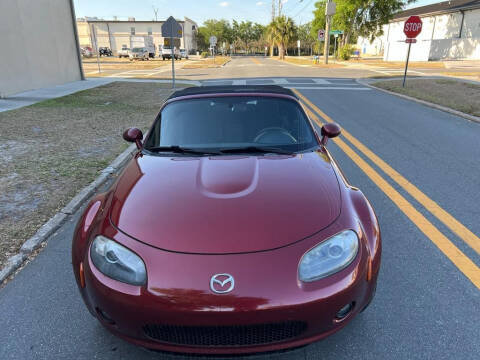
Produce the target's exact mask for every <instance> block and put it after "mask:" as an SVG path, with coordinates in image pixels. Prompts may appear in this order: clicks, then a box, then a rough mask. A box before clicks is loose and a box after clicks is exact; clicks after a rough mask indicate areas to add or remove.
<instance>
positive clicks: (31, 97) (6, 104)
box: [0, 78, 118, 112]
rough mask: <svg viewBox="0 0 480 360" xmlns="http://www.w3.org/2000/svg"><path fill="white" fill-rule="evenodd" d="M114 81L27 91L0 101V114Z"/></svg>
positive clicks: (96, 79)
mask: <svg viewBox="0 0 480 360" xmlns="http://www.w3.org/2000/svg"><path fill="white" fill-rule="evenodd" d="M113 81H118V79H108V78H95V79H87V80H79V81H74V82H70V83H66V84H63V85H57V86H52V87H47V88H42V89H38V90H29V91H25V92H22V93H18V94H15V95H12V96H8V97H6V98H2V99H0V112H2V111H8V110H13V109H18V108H21V107H24V106H28V105H32V104H35V103H37V102H39V101H43V100H47V99H54V98H57V97H60V96H65V95H69V94H73V93H75V92H77V91H82V90H86V89H91V88H94V87H97V86H100V85H105V84H108V83H111V82H113Z"/></svg>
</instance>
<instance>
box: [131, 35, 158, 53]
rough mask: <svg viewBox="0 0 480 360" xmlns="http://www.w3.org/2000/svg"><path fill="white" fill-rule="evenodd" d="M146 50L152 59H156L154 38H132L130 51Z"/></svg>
mask: <svg viewBox="0 0 480 360" xmlns="http://www.w3.org/2000/svg"><path fill="white" fill-rule="evenodd" d="M133 48H145V49H147V51H148V56H149V57H150V58H154V57H155V44H154V43H153V37H152V36H130V49H133Z"/></svg>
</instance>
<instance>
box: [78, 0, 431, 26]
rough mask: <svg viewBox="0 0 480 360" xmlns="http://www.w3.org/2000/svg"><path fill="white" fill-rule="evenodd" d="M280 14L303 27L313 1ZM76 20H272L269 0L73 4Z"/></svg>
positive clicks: (288, 4)
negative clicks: (96, 18)
mask: <svg viewBox="0 0 480 360" xmlns="http://www.w3.org/2000/svg"><path fill="white" fill-rule="evenodd" d="M282 1H283V11H282V12H283V13H284V14H286V15H288V16H290V17H292V18H293V19H294V20H295V22H296V23H297V24H304V23H306V22H308V21H310V20H312V18H313V14H312V11H313V9H314V4H315V2H316V0H282ZM436 2H439V1H438V0H417V2H415V3H414V4H413V5H410V6H409V7H417V6H423V5H428V4H432V3H436ZM74 4H75V13H76V15H77V17H84V16H90V17H94V16H96V17H99V18H104V19H112V18H113V16H117V17H118V19H119V20H127V19H128V17H135V19H136V20H151V19H154V11H153V9H154V8H157V9H158V19H159V20H163V19H166V18H168V17H169V16H170V15H173V16H174V17H175V18H177V19H183V18H184V17H185V16H186V17H188V18H190V19H192V20H194V21H195V22H197V23H198V24H199V25H201V24H202V23H203V21H205V20H207V19H212V18H213V19H227V20H233V19H235V20H237V21H242V20H250V21H253V22H258V23H260V24H267V23H268V22H269V21H270V19H271V12H272V1H271V0H228V1H225V0H74Z"/></svg>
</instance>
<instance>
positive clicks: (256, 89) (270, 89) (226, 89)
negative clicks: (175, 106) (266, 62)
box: [168, 85, 298, 99]
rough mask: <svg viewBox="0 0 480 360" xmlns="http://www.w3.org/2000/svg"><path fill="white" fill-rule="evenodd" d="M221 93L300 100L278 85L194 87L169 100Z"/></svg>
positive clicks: (181, 91) (176, 93)
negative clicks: (279, 96) (274, 96)
mask: <svg viewBox="0 0 480 360" xmlns="http://www.w3.org/2000/svg"><path fill="white" fill-rule="evenodd" d="M219 93H227V94H228V93H232V94H234V93H272V94H282V95H290V96H293V97H294V98H296V99H298V97H297V95H295V93H294V92H293V91H292V90H290V89H285V88H283V87H281V86H278V85H221V86H192V87H187V88H184V89H182V90H177V91H175V92H174V93H173V94H172V95H170V96H169V98H168V99H173V98H177V97H180V96H189V95H200V94H219Z"/></svg>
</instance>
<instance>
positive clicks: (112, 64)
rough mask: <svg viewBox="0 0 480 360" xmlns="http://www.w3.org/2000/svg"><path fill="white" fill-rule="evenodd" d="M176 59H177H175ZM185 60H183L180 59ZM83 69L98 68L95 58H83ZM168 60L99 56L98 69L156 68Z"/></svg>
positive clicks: (168, 62)
mask: <svg viewBox="0 0 480 360" xmlns="http://www.w3.org/2000/svg"><path fill="white" fill-rule="evenodd" d="M177 61H178V60H177ZM181 61H185V60H181ZM82 64H83V69H84V71H86V72H88V71H94V70H98V65H97V58H94V60H92V59H83V61H82ZM169 64H170V61H167V60H162V59H161V58H160V59H159V58H156V59H150V60H146V61H145V60H143V61H142V60H134V61H130V60H129V59H125V58H121V59H119V58H100V69H101V70H125V71H128V70H150V69H156V68H158V67H161V66H166V65H169Z"/></svg>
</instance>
